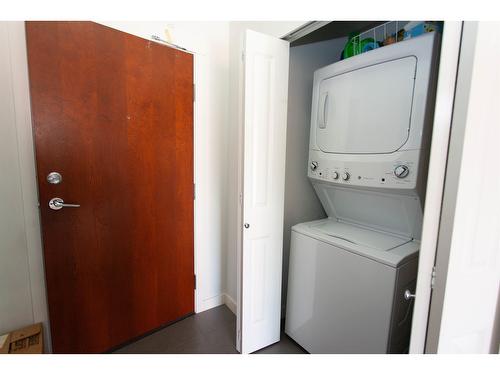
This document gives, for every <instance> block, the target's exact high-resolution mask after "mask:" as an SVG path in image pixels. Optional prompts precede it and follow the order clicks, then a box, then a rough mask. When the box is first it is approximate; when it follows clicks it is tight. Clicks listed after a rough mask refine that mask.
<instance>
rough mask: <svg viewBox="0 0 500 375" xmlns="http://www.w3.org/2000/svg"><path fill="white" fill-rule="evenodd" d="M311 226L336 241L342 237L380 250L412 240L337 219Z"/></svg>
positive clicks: (353, 242) (352, 242) (387, 249)
mask: <svg viewBox="0 0 500 375" xmlns="http://www.w3.org/2000/svg"><path fill="white" fill-rule="evenodd" d="M309 228H310V229H311V230H314V231H315V232H318V233H321V234H323V235H325V236H328V237H332V241H334V242H335V239H341V240H344V241H347V242H349V243H351V244H354V245H359V246H366V247H369V248H372V249H375V250H378V251H389V250H391V249H393V248H395V247H397V246H401V245H402V244H404V243H407V242H409V241H411V238H403V237H396V236H393V235H390V234H385V233H380V232H375V231H373V230H369V229H364V228H361V227H358V226H354V225H352V224H345V223H341V222H338V221H336V220H327V221H322V222H319V223H316V224H314V223H311V224H310V226H309Z"/></svg>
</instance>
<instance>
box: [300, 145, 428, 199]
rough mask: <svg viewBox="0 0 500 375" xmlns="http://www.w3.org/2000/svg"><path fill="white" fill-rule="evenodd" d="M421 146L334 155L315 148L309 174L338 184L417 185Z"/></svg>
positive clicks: (311, 153) (367, 185) (402, 187)
mask: <svg viewBox="0 0 500 375" xmlns="http://www.w3.org/2000/svg"><path fill="white" fill-rule="evenodd" d="M419 154H420V150H409V151H402V152H396V153H392V154H385V155H334V154H326V153H323V152H319V151H314V150H311V151H310V152H309V171H308V176H309V177H310V178H313V179H317V180H320V181H323V182H331V183H334V184H342V185H352V186H364V187H374V188H393V189H414V188H415V187H416V183H417V175H418V157H419Z"/></svg>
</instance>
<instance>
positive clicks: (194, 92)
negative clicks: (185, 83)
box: [193, 83, 196, 102]
mask: <svg viewBox="0 0 500 375" xmlns="http://www.w3.org/2000/svg"><path fill="white" fill-rule="evenodd" d="M195 101H196V84H195V83H193V102H195Z"/></svg>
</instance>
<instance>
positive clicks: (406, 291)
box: [404, 289, 415, 300]
mask: <svg viewBox="0 0 500 375" xmlns="http://www.w3.org/2000/svg"><path fill="white" fill-rule="evenodd" d="M404 296H405V300H410V299H411V298H415V294H411V292H410V289H406V290H405V294H404Z"/></svg>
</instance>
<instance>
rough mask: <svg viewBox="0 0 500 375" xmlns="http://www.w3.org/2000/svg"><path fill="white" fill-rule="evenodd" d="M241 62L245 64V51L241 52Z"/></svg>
mask: <svg viewBox="0 0 500 375" xmlns="http://www.w3.org/2000/svg"><path fill="white" fill-rule="evenodd" d="M241 61H243V62H245V51H241Z"/></svg>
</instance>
